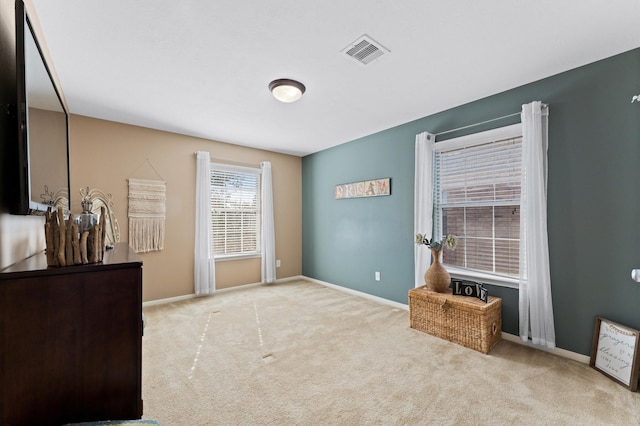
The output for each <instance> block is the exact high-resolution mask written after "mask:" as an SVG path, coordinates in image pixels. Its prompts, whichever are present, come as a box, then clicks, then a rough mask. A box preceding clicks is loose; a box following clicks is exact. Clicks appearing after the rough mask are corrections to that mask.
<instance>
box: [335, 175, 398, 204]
mask: <svg viewBox="0 0 640 426" xmlns="http://www.w3.org/2000/svg"><path fill="white" fill-rule="evenodd" d="M382 195H391V178H384V179H373V180H363V181H361V182H353V183H343V184H340V185H336V190H335V196H336V200H344V199H346V198H362V197H380V196H382Z"/></svg>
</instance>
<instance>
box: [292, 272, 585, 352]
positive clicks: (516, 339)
mask: <svg viewBox="0 0 640 426" xmlns="http://www.w3.org/2000/svg"><path fill="white" fill-rule="evenodd" d="M300 278H302V279H305V280H308V281H311V282H314V283H317V284H321V285H324V286H326V287H331V288H334V289H336V290H340V291H344V292H345V293H349V294H353V295H355V296H360V297H364V298H365V299H370V300H373V301H375V302H379V303H383V304H385V305H390V306H393V307H395V308H400V309H404V310H407V311H408V310H409V306H408V305H405V304H402V303H398V302H394V301H392V300H388V299H384V298H382V297H378V296H373V295H371V294H367V293H362V292H360V291H357V290H352V289H350V288H347V287H342V286H339V285H336V284H331V283H327V282H324V281H320V280H316V279H315V278H309V277H305V276H302V277H300ZM502 338H503V339H504V340H508V341H510V342H513V343H518V344H521V345H524V346H528V347H530V348H533V349H538V350H541V351H544V352H548V353H551V354H554V355H558V356H561V357H564V358H568V359H571V360H574V361H577V362H581V363H583V364H589V361H590V360H591V358H590V357H588V356H586V355H582V354H579V353H576V352H571V351H568V350H566V349H561V348H554V349H547V348H543V347H540V346H536V345H534V344H533V343H531V342H523V341H522V339H520V336H515V335H513V334H510V333H505V332H504V331H503V332H502Z"/></svg>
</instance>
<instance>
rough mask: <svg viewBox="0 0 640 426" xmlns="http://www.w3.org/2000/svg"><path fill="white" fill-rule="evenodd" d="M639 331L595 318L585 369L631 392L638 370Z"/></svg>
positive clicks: (635, 387) (639, 365) (634, 386)
mask: <svg viewBox="0 0 640 426" xmlns="http://www.w3.org/2000/svg"><path fill="white" fill-rule="evenodd" d="M639 358H640V331H638V330H635V329H633V328H630V327H627V326H625V325H622V324H618V323H615V322H613V321H610V320H608V319H605V318H602V317H597V318H596V324H595V328H594V330H593V343H592V345H591V360H590V362H589V365H590V366H591V367H593V368H595V369H596V370H598V371H600V372H601V373H602V374H604V375H605V376H607V377H609V378H610V379H612V380H615V381H616V382H618V383H620V384H621V385H623V386H625V387H626V388H628V389H629V390H630V391H632V392H635V391H636V390H637V389H638V370H639V369H640V362H639Z"/></svg>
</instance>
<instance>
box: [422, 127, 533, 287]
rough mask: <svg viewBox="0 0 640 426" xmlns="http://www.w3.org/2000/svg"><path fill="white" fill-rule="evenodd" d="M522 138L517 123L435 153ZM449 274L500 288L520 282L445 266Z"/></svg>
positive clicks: (441, 146) (450, 142)
mask: <svg viewBox="0 0 640 426" xmlns="http://www.w3.org/2000/svg"><path fill="white" fill-rule="evenodd" d="M521 136H522V123H516V124H512V125H509V126H504V127H499V128H497V129H491V130H487V131H484V132H478V133H472V134H470V135H466V136H461V137H458V138H453V139H447V140H445V141H442V142H436V143H435V144H434V151H435V152H440V151H445V150H449V149H456V148H462V147H465V146H469V145H476V144H480V143H483V142H487V141H491V140H494V141H495V140H501V139H510V138H515V137H521ZM444 266H445V268H446V269H447V272H449V275H451V277H453V278H458V279H462V280H469V281H478V282H481V283H486V284H491V285H495V286H500V287H508V288H515V289H517V288H518V283H519V280H518V278H517V277H513V278H512V277H508V276H505V275H497V274H492V273H490V272H484V271H477V270H473V269H466V268H461V267H459V266H453V265H448V264H446V263H445V264H444Z"/></svg>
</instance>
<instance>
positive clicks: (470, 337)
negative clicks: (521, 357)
mask: <svg viewBox="0 0 640 426" xmlns="http://www.w3.org/2000/svg"><path fill="white" fill-rule="evenodd" d="M409 319H410V325H411V328H415V329H416V330H420V331H424V332H425V333H429V334H432V335H434V336H436V337H440V338H442V339H446V340H449V341H451V342H454V343H458V344H460V345H462V346H466V347H467V348H471V349H475V350H476V351H480V352H482V353H483V354H487V353H489V351H490V350H491V349H492V348H493V347H494V346H495V345H496V344H497V343H498V342H499V341H500V340H501V339H502V299H500V298H498V297H491V296H490V297H489V300H488V303H485V302H483V301H481V300H480V299H477V298H475V297H468V296H454V295H453V294H451V293H450V292H449V293H436V292H434V291H431V290H427V289H426V287H424V286H423V287H418V288H414V289H412V290H409Z"/></svg>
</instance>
